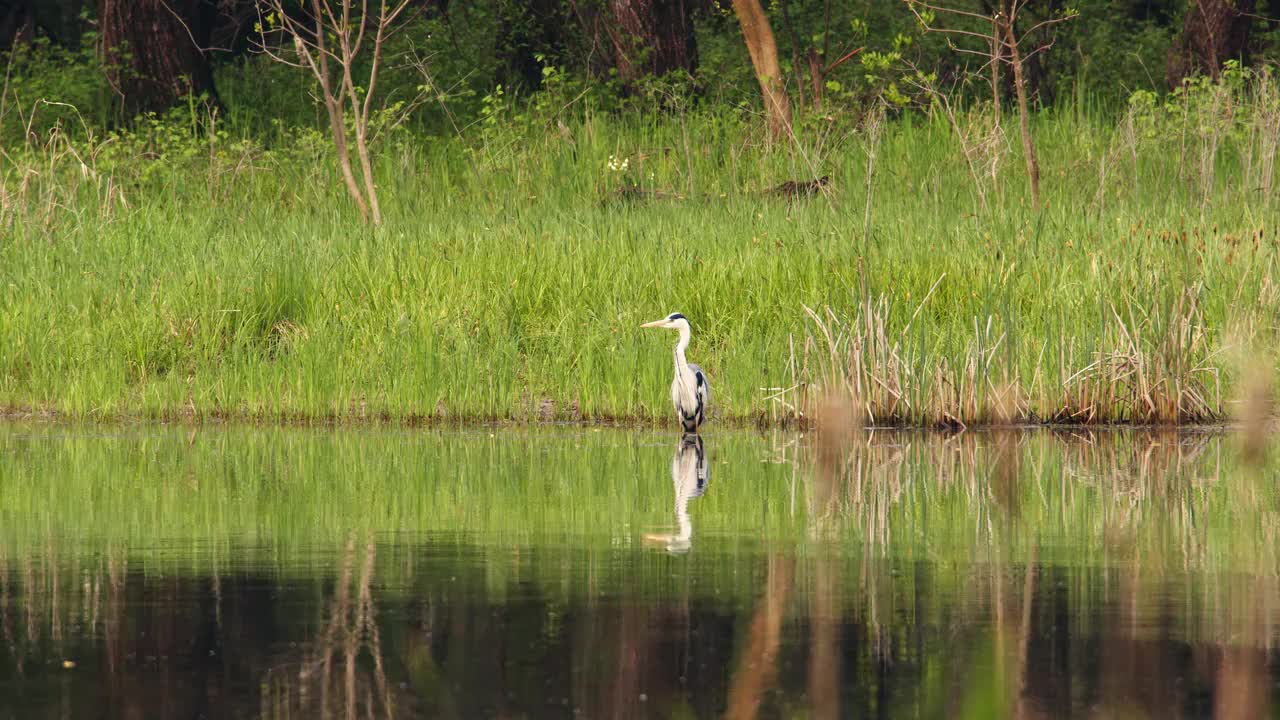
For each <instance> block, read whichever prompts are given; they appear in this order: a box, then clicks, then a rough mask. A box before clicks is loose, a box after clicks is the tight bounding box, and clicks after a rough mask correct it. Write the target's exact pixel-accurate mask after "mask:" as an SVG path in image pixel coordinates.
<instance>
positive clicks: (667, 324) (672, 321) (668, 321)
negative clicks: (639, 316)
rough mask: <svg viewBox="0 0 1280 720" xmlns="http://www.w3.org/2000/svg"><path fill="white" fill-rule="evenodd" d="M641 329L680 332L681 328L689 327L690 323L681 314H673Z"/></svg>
mask: <svg viewBox="0 0 1280 720" xmlns="http://www.w3.org/2000/svg"><path fill="white" fill-rule="evenodd" d="M640 327H646V328H667V329H668V330H679V329H680V328H681V327H685V328H687V327H689V321H688V320H686V319H685V317H684V316H683V315H681V314H680V313H671V314H670V315H668V316H666V317H664V318H662V319H661V320H654V321H653V322H647V323H645V324H643V325H641V326H640Z"/></svg>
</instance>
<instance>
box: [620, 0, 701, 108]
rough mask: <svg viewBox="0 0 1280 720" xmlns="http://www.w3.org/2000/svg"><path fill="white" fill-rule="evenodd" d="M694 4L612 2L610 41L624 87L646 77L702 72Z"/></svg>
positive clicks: (640, 0)
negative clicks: (675, 72)
mask: <svg viewBox="0 0 1280 720" xmlns="http://www.w3.org/2000/svg"><path fill="white" fill-rule="evenodd" d="M692 9H693V3H692V1H691V0H609V13H610V15H612V16H613V29H612V30H611V31H610V40H611V41H612V43H613V51H614V63H615V65H616V67H617V68H618V78H619V79H620V80H621V81H622V84H623V86H624V87H626V88H628V89H634V84H635V81H636V80H639V79H640V78H641V77H644V76H646V75H654V76H657V75H665V74H667V73H669V72H672V71H673V70H684V71H685V72H688V73H690V74H693V73H694V72H695V71H696V70H697V69H698V45H697V42H696V40H695V39H694V35H693V14H692V12H691V11H692Z"/></svg>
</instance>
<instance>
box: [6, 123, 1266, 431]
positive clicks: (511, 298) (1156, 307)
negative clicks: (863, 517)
mask: <svg viewBox="0 0 1280 720" xmlns="http://www.w3.org/2000/svg"><path fill="white" fill-rule="evenodd" d="M1246 110H1247V108H1245V109H1244V110H1239V111H1238V115H1237V121H1238V122H1237V124H1238V125H1241V126H1242V127H1243V126H1244V125H1246V124H1247V123H1248V122H1251V120H1250V118H1251V117H1253V116H1251V115H1249V114H1248V113H1247V112H1246ZM1171 116H1172V115H1171ZM563 120H564V122H565V124H566V127H567V129H568V134H562V133H561V132H559V131H558V130H556V129H555V124H554V123H551V124H544V123H541V122H533V123H529V124H520V123H517V122H515V121H511V122H509V123H507V124H499V125H497V126H495V127H493V128H488V129H486V130H485V131H484V132H479V131H477V132H475V133H473V134H472V136H469V137H468V141H467V142H465V143H464V142H462V141H459V140H456V139H452V140H451V139H435V138H413V137H405V136H401V135H396V136H393V137H392V138H391V139H389V140H388V141H387V142H385V143H383V144H382V145H380V146H379V150H378V156H377V173H378V177H379V187H380V192H381V197H382V202H383V206H384V208H385V213H386V215H387V218H388V220H387V223H386V225H385V227H384V228H383V229H381V230H371V229H368V228H365V227H363V226H362V225H361V224H360V223H359V221H358V216H357V214H356V213H355V211H354V209H353V208H352V207H351V206H350V204H349V203H348V202H347V201H346V199H345V198H344V196H343V195H342V188H341V184H340V183H339V182H338V181H337V179H336V177H337V174H336V172H335V170H334V169H333V161H332V159H331V157H330V156H329V154H328V148H327V145H326V144H325V141H324V138H323V136H321V135H318V134H315V133H307V132H302V131H299V132H297V133H294V134H291V135H281V136H279V137H273V138H258V139H254V140H250V141H245V142H240V141H234V140H231V139H228V138H226V137H219V138H215V139H213V140H211V141H206V140H200V139H197V140H195V141H192V140H190V139H189V138H187V139H185V140H182V139H179V140H174V139H173V138H171V137H170V138H169V139H167V140H166V139H165V137H168V136H164V135H163V134H157V133H156V132H152V134H150V135H144V134H142V133H140V134H139V135H137V136H128V137H125V138H123V139H120V138H117V139H115V140H110V141H101V140H95V141H90V140H81V141H76V142H74V143H68V142H67V141H65V140H59V141H51V142H50V143H48V144H46V145H32V146H29V147H28V148H26V149H24V150H16V151H14V153H13V154H11V155H9V156H8V157H7V159H6V160H5V161H4V173H3V175H2V177H3V186H2V187H0V195H2V196H3V198H4V199H5V202H4V203H3V205H2V206H0V406H7V407H9V408H13V409H20V410H32V409H35V410H43V411H53V412H58V413H66V414H70V415H74V416H87V417H100V418H105V417H119V416H145V417H179V416H185V415H188V414H194V415H196V416H235V417H242V418H259V419H294V420H317V419H324V418H350V419H358V418H385V419H391V420H405V419H412V420H424V419H429V420H457V421H472V420H479V419H504V420H515V421H528V420H540V419H555V420H579V419H581V420H601V419H626V420H643V421H647V420H659V421H666V420H667V416H668V415H669V414H670V408H669V402H668V400H667V398H668V394H667V385H668V383H669V376H670V350H671V346H672V345H673V344H674V340H675V338H674V336H672V335H670V334H662V333H657V332H652V331H641V330H640V329H639V327H638V326H639V325H640V323H641V322H643V321H646V320H651V319H654V318H656V317H660V316H662V315H664V314H666V313H670V312H682V313H684V314H685V315H686V316H688V317H689V318H691V320H692V322H693V326H694V339H693V345H692V347H691V349H690V351H689V357H690V359H691V360H692V361H694V362H698V363H700V364H701V365H702V366H703V367H704V368H705V369H706V370H707V372H708V374H709V376H710V379H711V383H712V389H713V396H712V400H713V404H714V408H713V412H712V417H713V419H717V420H719V421H722V422H734V421H744V420H749V419H765V420H782V419H787V418H794V417H796V416H797V414H805V415H811V414H812V405H813V402H814V400H815V398H817V397H819V396H821V395H822V394H823V393H824V392H825V391H826V390H830V389H844V390H847V391H848V392H849V393H851V394H852V396H853V398H854V399H855V401H856V402H857V404H858V408H859V417H861V418H863V419H869V420H872V421H875V422H906V423H913V424H932V423H937V422H957V421H959V422H967V423H972V422H984V421H991V420H993V419H1001V418H1004V419H1010V418H1012V419H1023V420H1025V419H1030V420H1046V419H1058V420H1070V421H1153V422H1170V421H1175V422H1176V421H1182V422H1189V421H1199V420H1210V419H1215V418H1217V417H1221V416H1223V415H1226V414H1229V413H1230V412H1231V407H1230V405H1229V401H1230V400H1231V398H1232V397H1233V392H1234V390H1235V387H1236V375H1237V373H1236V371H1235V369H1234V368H1235V366H1234V364H1233V362H1234V358H1235V357H1236V356H1237V354H1238V353H1236V350H1242V349H1249V348H1261V351H1262V352H1264V353H1266V352H1268V349H1269V348H1270V347H1272V346H1271V337H1272V334H1273V332H1272V330H1273V327H1274V324H1275V323H1274V318H1275V317H1276V314H1277V312H1280V293H1277V292H1276V282H1275V270H1276V269H1275V260H1276V248H1277V243H1278V242H1280V237H1277V235H1276V227H1275V223H1274V218H1275V208H1276V202H1275V198H1274V197H1268V196H1266V193H1263V192H1260V191H1259V190H1258V188H1259V184H1258V182H1259V181H1258V177H1259V175H1258V172H1259V171H1257V170H1256V167H1257V164H1258V161H1257V159H1256V157H1255V156H1256V155H1257V153H1258V152H1260V151H1258V150H1256V148H1255V145H1256V144H1257V143H1256V142H1254V140H1252V139H1250V138H1251V137H1252V136H1248V135H1247V133H1244V132H1243V131H1237V130H1236V129H1234V128H1235V127H1236V126H1235V125H1231V126H1230V127H1225V126H1224V128H1223V129H1220V130H1212V131H1210V130H1199V129H1193V130H1185V128H1186V127H1191V125H1186V126H1185V127H1184V130H1185V132H1183V133H1182V134H1181V135H1179V134H1176V133H1174V132H1173V130H1171V128H1173V127H1174V126H1173V125H1170V124H1165V125H1161V126H1160V127H1159V131H1158V132H1157V133H1156V134H1154V135H1152V136H1151V137H1147V136H1144V135H1142V133H1141V132H1138V133H1137V135H1136V136H1135V137H1136V140H1134V141H1133V142H1132V143H1130V142H1129V140H1127V138H1128V137H1129V136H1128V134H1127V130H1126V127H1127V125H1126V124H1125V122H1123V120H1117V119H1115V118H1109V117H1102V116H1096V115H1093V114H1091V113H1090V112H1088V111H1087V110H1085V109H1059V110H1046V111H1043V112H1041V113H1040V114H1039V115H1038V116H1037V117H1036V118H1035V123H1034V131H1035V134H1036V136H1037V138H1038V141H1039V143H1040V152H1041V164H1042V166H1043V169H1044V193H1045V197H1046V200H1047V207H1046V208H1045V209H1044V210H1043V211H1042V212H1035V211H1033V210H1032V209H1030V207H1029V201H1028V199H1027V197H1026V191H1025V188H1024V185H1025V183H1024V181H1023V176H1022V172H1021V167H1022V166H1021V160H1020V159H1019V157H1018V155H1017V152H1016V141H1015V136H1014V135H1013V134H1011V135H1010V137H1009V143H1008V144H1009V150H1008V151H1007V152H1005V153H1003V154H1002V155H1001V158H1002V159H1001V160H1000V166H999V171H998V177H999V189H998V192H997V191H996V190H995V189H993V188H990V187H988V188H987V189H986V190H985V192H986V193H987V195H988V198H987V201H986V202H987V207H986V208H985V209H983V208H982V203H981V202H980V200H979V197H978V193H977V191H976V190H975V187H976V185H975V183H974V182H973V181H972V180H971V179H970V174H969V170H968V169H967V167H968V166H967V165H966V163H965V160H964V156H963V154H962V153H961V152H960V148H959V145H958V144H957V142H956V139H955V136H954V135H953V134H952V132H951V130H950V129H949V127H948V125H947V124H946V122H945V121H944V120H942V119H941V118H933V119H929V118H927V117H924V116H922V115H920V114H915V113H912V114H907V115H904V116H902V117H901V118H896V119H891V120H889V121H887V123H886V125H885V126H884V128H883V135H882V140H880V141H879V142H878V143H877V144H875V147H876V154H875V163H874V172H873V174H872V176H871V177H870V179H869V181H868V176H867V172H866V170H867V166H868V148H869V147H872V145H871V141H870V140H869V134H868V133H867V131H866V130H865V128H862V129H858V128H846V129H830V130H822V128H821V127H820V126H821V125H822V124H821V123H816V124H815V125H813V126H806V127H805V129H803V130H802V131H801V139H802V142H800V143H799V144H791V145H788V146H786V147H783V148H774V149H768V148H766V147H765V146H764V145H763V143H762V138H761V137H760V136H759V132H758V127H757V125H756V122H755V120H754V119H752V118H749V117H740V116H738V115H734V114H732V113H730V112H728V111H706V112H701V111H691V112H688V113H685V114H669V115H661V116H638V117H631V118H625V119H624V118H619V117H609V116H604V115H598V114H592V113H590V112H584V113H577V114H576V115H573V116H565V117H564V118H563ZM845 121H846V119H845V118H838V119H837V121H836V122H835V123H834V124H833V127H836V128H843V127H845V125H844V123H845ZM962 122H964V123H967V124H966V125H965V127H966V128H979V127H981V126H982V125H981V123H982V122H984V120H983V116H981V115H980V114H979V115H975V116H974V117H973V118H971V120H966V119H964V118H962ZM1170 122H1171V121H1170ZM1187 122H1191V121H1187ZM1199 127H1200V126H1199V125H1195V128H1199ZM1010 130H1012V127H1011V128H1010ZM1209 132H1212V133H1214V137H1217V134H1218V133H1220V134H1221V137H1218V139H1217V141H1216V142H1219V144H1220V148H1219V149H1218V150H1216V151H1215V154H1214V155H1213V157H1212V162H1211V163H1210V164H1211V165H1212V167H1214V169H1215V172H1214V174H1213V177H1212V181H1211V182H1210V181H1209V180H1208V179H1206V178H1207V176H1206V175H1205V173H1204V172H1203V167H1204V166H1202V164H1201V163H1200V162H1199V159H1198V158H1199V157H1200V153H1201V150H1203V149H1204V148H1205V147H1208V145H1209V139H1210V138H1209V136H1208V135H1206V133H1209ZM1197 133H1198V134H1197ZM179 135H180V133H179ZM157 138H159V139H157ZM1251 153H1252V154H1251ZM641 155H644V156H645V159H642V158H641ZM610 156H617V157H623V156H627V157H630V158H632V161H631V167H630V169H629V171H628V173H629V177H626V178H624V177H621V176H620V174H618V173H614V172H611V171H609V170H608V168H607V165H608V162H609V158H610ZM82 160H83V162H84V165H83V166H82V165H81V161H82ZM1251 163H1252V164H1251ZM1247 168H1254V169H1253V170H1247ZM1104 169H1105V173H1104ZM650 174H652V177H650ZM824 174H826V175H830V176H831V177H832V190H831V192H830V194H829V196H825V197H824V196H819V197H814V198H808V199H804V200H802V201H798V202H794V203H790V202H787V201H784V200H780V199H774V198H769V197H766V196H764V194H763V193H762V191H763V190H765V189H767V188H770V187H772V186H774V185H776V184H778V183H780V182H782V181H784V180H787V179H793V178H794V179H806V178H813V177H816V176H819V175H824ZM628 182H638V183H640V184H641V185H643V186H644V187H646V188H653V189H658V190H662V191H665V192H668V193H679V194H680V195H681V196H682V199H674V198H663V199H657V200H650V201H632V202H623V201H620V200H618V199H617V198H616V197H614V196H613V193H614V191H615V190H616V189H617V188H619V187H621V186H622V185H623V184H624V183H628ZM983 182H984V183H986V182H987V181H985V180H984V181H983ZM868 188H869V189H868ZM1274 193H1275V191H1274V189H1272V190H1271V193H1270V194H1271V195H1274ZM868 198H869V199H870V205H869V216H868V204H867V200H868ZM868 217H869V222H868V221H867V220H868ZM864 227H865V228H866V229H867V230H868V232H866V233H864ZM935 286H936V287H935ZM931 289H932V293H931V292H930V291H931ZM926 298H927V300H926ZM806 307H808V308H813V309H814V310H815V311H816V313H817V314H818V316H819V317H820V318H821V319H822V322H823V324H824V325H826V326H827V327H828V328H830V327H835V326H839V325H840V324H841V323H847V326H846V327H845V332H844V335H843V337H842V338H835V339H834V340H833V342H832V343H828V341H827V339H826V338H825V337H824V336H823V331H822V329H821V328H819V327H818V323H815V322H814V321H813V320H811V319H810V318H809V316H808V315H807V314H806V311H805V308H806ZM828 307H829V308H831V310H832V313H833V315H831V316H828V315H826V314H825V310H824V308H828ZM875 337H880V338H881V340H880V341H876V340H875V339H874V338H875ZM877 342H878V343H879V344H877ZM1268 356H1270V355H1268ZM859 363H861V365H860V364H859ZM859 368H861V369H859ZM787 388H791V389H792V391H791V392H783V393H781V394H779V391H778V389H787ZM884 388H894V389H893V390H892V391H888V390H884ZM780 401H783V402H785V403H786V404H783V402H780Z"/></svg>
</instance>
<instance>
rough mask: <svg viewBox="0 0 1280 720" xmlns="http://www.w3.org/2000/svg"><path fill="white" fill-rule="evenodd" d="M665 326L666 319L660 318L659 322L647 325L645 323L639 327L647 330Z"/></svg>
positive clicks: (655, 321)
mask: <svg viewBox="0 0 1280 720" xmlns="http://www.w3.org/2000/svg"><path fill="white" fill-rule="evenodd" d="M666 324H667V319H666V318H662V319H661V320H654V321H653V322H647V323H645V324H643V325H641V326H640V327H642V328H647V327H663V326H664V325H666Z"/></svg>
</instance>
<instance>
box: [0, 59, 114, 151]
mask: <svg viewBox="0 0 1280 720" xmlns="http://www.w3.org/2000/svg"><path fill="white" fill-rule="evenodd" d="M0 62H3V63H7V64H8V68H7V71H8V83H7V87H6V89H7V93H6V94H5V96H4V98H3V99H2V100H0V104H2V105H3V107H4V115H3V116H2V117H0V142H3V143H4V144H5V145H12V144H13V143H15V142H21V141H22V139H23V137H24V135H25V134H26V133H28V132H30V133H32V134H34V135H35V136H36V137H40V138H43V137H46V136H48V134H49V133H50V131H52V130H53V128H55V127H60V128H62V130H63V131H64V132H71V133H74V134H77V135H79V134H81V133H82V131H83V130H84V129H85V128H86V127H103V126H104V125H105V124H106V123H107V122H108V121H109V119H110V114H111V88H110V86H109V85H108V83H107V79H106V73H105V71H104V69H103V67H102V65H101V63H100V62H99V61H98V59H97V56H96V55H95V53H94V38H93V36H92V35H88V36H86V37H84V38H82V42H81V45H80V47H79V49H69V48H67V47H65V46H62V45H59V44H56V43H53V42H51V41H50V40H49V39H48V38H44V37H40V38H37V39H35V40H34V41H33V42H31V43H19V44H18V45H16V46H15V47H14V48H13V50H12V51H11V52H10V53H8V54H7V55H5V56H0Z"/></svg>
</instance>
